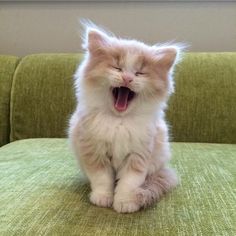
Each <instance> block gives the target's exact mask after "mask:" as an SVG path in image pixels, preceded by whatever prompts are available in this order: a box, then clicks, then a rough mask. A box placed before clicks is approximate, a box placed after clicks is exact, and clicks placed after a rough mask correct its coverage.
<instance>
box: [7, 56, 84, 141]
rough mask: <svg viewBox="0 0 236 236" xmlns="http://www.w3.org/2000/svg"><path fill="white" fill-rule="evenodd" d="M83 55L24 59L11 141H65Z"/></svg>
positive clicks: (15, 91) (19, 72) (15, 93)
mask: <svg viewBox="0 0 236 236" xmlns="http://www.w3.org/2000/svg"><path fill="white" fill-rule="evenodd" d="M81 59H82V55H76V54H73V55H72V54H37V55H30V56H27V57H25V58H23V59H22V60H21V62H20V64H19V66H18V68H17V71H16V76H15V78H14V83H13V88H12V99H11V141H14V140H18V139H24V138H34V137H58V138H60V137H65V136H66V133H67V123H68V119H69V114H70V113H71V111H72V110H73V109H74V106H75V95H74V89H73V79H72V78H73V74H74V72H75V69H76V66H77V65H78V64H79V62H80V60H81Z"/></svg>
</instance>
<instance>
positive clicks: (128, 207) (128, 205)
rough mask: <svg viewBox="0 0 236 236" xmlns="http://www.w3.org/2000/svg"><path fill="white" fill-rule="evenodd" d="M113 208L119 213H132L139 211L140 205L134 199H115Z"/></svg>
mask: <svg viewBox="0 0 236 236" xmlns="http://www.w3.org/2000/svg"><path fill="white" fill-rule="evenodd" d="M113 208H114V209H115V210H116V211H117V212H119V213H131V212H135V211H138V210H139V209H140V205H139V204H137V203H135V202H134V201H114V203H113Z"/></svg>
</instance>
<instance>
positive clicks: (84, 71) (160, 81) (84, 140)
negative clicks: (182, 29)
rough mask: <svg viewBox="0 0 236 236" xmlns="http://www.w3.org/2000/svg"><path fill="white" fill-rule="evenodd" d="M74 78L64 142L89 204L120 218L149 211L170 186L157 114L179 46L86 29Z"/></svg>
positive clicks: (166, 146) (161, 115)
mask: <svg viewBox="0 0 236 236" xmlns="http://www.w3.org/2000/svg"><path fill="white" fill-rule="evenodd" d="M83 47H84V49H85V50H86V54H85V58H84V60H83V62H82V64H81V65H80V66H79V68H78V70H77V72H76V74H75V86H76V96H77V100H78V105H77V108H76V110H75V112H74V114H73V115H72V117H71V120H70V127H69V138H70V141H71V144H72V147H73V150H74V152H75V155H76V157H77V158H78V160H79V163H80V166H81V168H82V169H83V171H84V172H85V173H86V175H87V177H88V179H89V181H90V184H91V189H92V191H91V194H90V201H91V202H92V203H93V204H95V205H97V206H100V207H111V206H113V208H114V209H115V210H116V211H117V212H122V213H128V212H135V211H138V210H139V209H140V208H142V207H146V206H149V205H150V204H152V203H154V202H155V201H157V200H159V199H160V197H161V196H162V195H163V194H165V193H166V192H168V191H170V190H171V189H172V188H174V187H175V186H176V185H177V183H178V180H177V176H176V174H175V172H174V171H173V170H172V169H170V168H169V167H167V162H168V161H169V159H170V147H169V142H168V129H167V125H166V122H165V119H164V109H165V107H166V103H167V100H168V97H169V95H170V94H171V93H172V91H173V80H172V72H173V68H174V66H175V64H176V63H177V62H178V61H179V58H180V57H179V56H180V51H181V48H180V47H178V46H176V45H169V46H168V45H164V46H157V45H154V46H148V45H146V44H144V43H142V42H138V41H136V40H126V39H120V38H117V37H115V36H114V35H111V34H108V33H106V32H105V31H103V30H101V29H99V28H97V27H87V30H86V37H85V39H84V44H83Z"/></svg>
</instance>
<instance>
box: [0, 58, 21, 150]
mask: <svg viewBox="0 0 236 236" xmlns="http://www.w3.org/2000/svg"><path fill="white" fill-rule="evenodd" d="M18 61H19V58H17V57H14V56H6V55H0V147H1V146H2V145H4V144H6V143H8V142H9V135H10V120H9V117H10V95H11V86H12V79H13V75H14V72H15V69H16V66H17V64H18Z"/></svg>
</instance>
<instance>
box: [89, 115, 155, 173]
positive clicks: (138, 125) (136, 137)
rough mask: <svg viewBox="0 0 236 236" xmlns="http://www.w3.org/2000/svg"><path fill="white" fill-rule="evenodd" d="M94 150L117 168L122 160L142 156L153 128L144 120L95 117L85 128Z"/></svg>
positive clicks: (150, 138)
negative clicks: (103, 154)
mask: <svg viewBox="0 0 236 236" xmlns="http://www.w3.org/2000/svg"><path fill="white" fill-rule="evenodd" d="M87 127H88V128H87V131H88V133H87V134H88V135H89V136H90V138H91V139H92V141H93V144H94V145H95V148H96V149H97V150H98V151H99V150H100V151H103V152H105V153H106V154H107V155H108V156H110V157H111V158H112V163H113V166H114V167H115V168H117V167H118V166H119V165H120V163H121V162H122V161H123V160H124V158H125V157H126V156H127V155H129V154H130V153H133V152H136V153H139V154H141V155H142V153H144V152H146V150H147V149H148V148H149V147H150V145H151V141H152V136H153V131H154V128H153V127H152V125H150V123H148V122H147V121H146V120H145V119H144V118H143V119H142V118H139V119H132V120H131V119H127V118H126V119H122V118H114V117H106V116H103V115H97V116H96V117H94V118H93V119H92V120H91V121H90V122H89V123H88V126H87Z"/></svg>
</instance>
